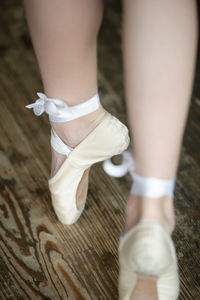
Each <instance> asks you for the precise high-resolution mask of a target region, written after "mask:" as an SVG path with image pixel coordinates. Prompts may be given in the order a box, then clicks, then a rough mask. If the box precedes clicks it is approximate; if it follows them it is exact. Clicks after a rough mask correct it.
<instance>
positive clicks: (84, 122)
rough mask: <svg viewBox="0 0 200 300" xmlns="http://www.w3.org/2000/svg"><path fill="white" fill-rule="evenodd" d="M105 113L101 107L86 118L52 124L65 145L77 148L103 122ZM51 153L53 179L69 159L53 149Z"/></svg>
mask: <svg viewBox="0 0 200 300" xmlns="http://www.w3.org/2000/svg"><path fill="white" fill-rule="evenodd" d="M105 113H106V111H105V109H104V108H103V107H102V106H100V107H99V108H98V109H97V110H96V111H94V112H92V113H90V114H88V115H86V116H83V117H80V118H78V119H75V120H72V121H69V122H64V123H54V122H52V123H51V126H52V128H53V129H54V130H55V132H56V133H57V134H58V136H59V137H60V138H61V139H62V140H63V142H64V143H65V144H67V145H68V146H69V147H71V148H75V147H76V146H77V145H78V144H79V143H80V142H81V141H82V140H84V139H85V138H86V137H87V136H88V134H89V133H90V132H91V131H92V130H93V129H94V128H95V127H96V126H97V125H98V124H99V123H100V122H101V121H102V119H103V118H104V116H105ZM51 152H52V161H51V177H53V176H55V174H56V173H57V172H58V170H59V169H60V167H61V166H62V164H63V162H64V161H65V160H66V159H67V157H66V156H65V155H62V154H60V153H57V152H56V151H55V150H54V149H53V148H51Z"/></svg>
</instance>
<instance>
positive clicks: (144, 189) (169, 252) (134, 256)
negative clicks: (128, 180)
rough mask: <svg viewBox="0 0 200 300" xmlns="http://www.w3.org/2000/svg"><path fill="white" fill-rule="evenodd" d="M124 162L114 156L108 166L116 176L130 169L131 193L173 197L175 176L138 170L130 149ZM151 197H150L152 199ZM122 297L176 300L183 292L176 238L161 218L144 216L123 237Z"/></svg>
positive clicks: (120, 254)
mask: <svg viewBox="0 0 200 300" xmlns="http://www.w3.org/2000/svg"><path fill="white" fill-rule="evenodd" d="M122 156H123V159H122V164H121V165H118V166H113V165H112V162H111V160H110V159H108V160H106V161H105V162H104V170H105V171H106V172H107V173H108V174H110V175H112V176H115V177H119V176H120V175H124V174H125V173H126V172H127V171H128V172H129V173H130V175H131V177H132V180H133V184H132V187H131V194H134V195H140V196H143V197H149V198H159V197H162V196H164V195H168V196H170V197H173V193H174V186H175V177H174V178H171V179H160V178H156V177H144V176H140V175H138V174H137V173H136V172H135V164H134V160H133V156H131V155H130V151H129V150H128V151H125V152H124V153H122ZM149 201H150V200H149ZM118 256H119V266H120V272H119V282H118V289H119V299H120V300H176V299H178V295H179V272H178V264H177V257H176V250H175V247H174V243H173V240H172V238H171V236H170V234H169V232H168V231H167V229H166V227H165V225H164V224H162V223H161V221H158V220H156V219H152V218H149V219H147V218H142V219H140V221H139V222H138V223H137V224H136V225H134V226H133V227H132V228H131V229H129V230H128V231H125V229H123V230H122V231H121V233H120V237H119V247H118Z"/></svg>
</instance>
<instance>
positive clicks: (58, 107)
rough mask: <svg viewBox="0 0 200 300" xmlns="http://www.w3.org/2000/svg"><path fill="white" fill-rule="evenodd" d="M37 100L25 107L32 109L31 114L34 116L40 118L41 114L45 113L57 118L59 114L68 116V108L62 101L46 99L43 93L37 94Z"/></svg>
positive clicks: (69, 112)
mask: <svg viewBox="0 0 200 300" xmlns="http://www.w3.org/2000/svg"><path fill="white" fill-rule="evenodd" d="M37 95H38V97H39V98H38V99H37V100H36V101H35V102H34V103H31V104H29V105H26V107H27V108H29V109H31V108H33V112H34V114H35V115H36V116H40V115H42V114H43V112H46V113H47V114H49V115H53V116H56V117H59V116H60V115H61V114H63V113H64V114H65V116H70V115H71V111H70V108H69V106H68V105H67V104H66V103H65V102H64V101H62V100H59V99H54V98H47V96H46V95H45V94H43V93H37Z"/></svg>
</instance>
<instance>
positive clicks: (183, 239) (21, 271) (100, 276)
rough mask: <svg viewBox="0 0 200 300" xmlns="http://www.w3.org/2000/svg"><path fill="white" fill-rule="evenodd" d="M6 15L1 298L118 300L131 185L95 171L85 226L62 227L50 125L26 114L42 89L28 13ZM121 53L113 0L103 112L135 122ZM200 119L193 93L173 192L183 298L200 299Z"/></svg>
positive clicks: (0, 118) (102, 43) (18, 9)
mask: <svg viewBox="0 0 200 300" xmlns="http://www.w3.org/2000/svg"><path fill="white" fill-rule="evenodd" d="M0 9H1V10H0V57H1V58H0V102H1V110H0V299H92V300H93V299H107V300H109V299H110V300H114V299H117V298H118V293H117V279H118V260H117V247H118V236H119V233H120V230H121V228H122V227H123V222H124V217H123V209H124V204H125V202H126V198H127V195H128V191H129V187H130V178H129V176H128V175H127V176H126V177H125V178H123V179H114V178H110V177H108V176H107V175H106V174H105V173H104V171H103V170H102V165H101V163H100V164H97V165H95V166H94V167H93V168H92V170H91V176H90V185H89V194H88V199H87V205H86V209H85V211H84V213H83V215H82V216H81V218H80V220H79V221H78V223H77V224H76V225H72V226H69V227H67V226H63V225H62V224H61V223H59V222H58V220H57V219H56V216H55V214H54V211H53V209H52V205H51V200H50V194H49V191H48V187H47V179H48V177H49V171H50V147H49V124H48V119H47V117H46V116H45V115H43V116H42V117H40V118H36V117H35V116H34V115H33V114H32V113H31V112H30V111H27V110H26V109H25V108H24V106H25V105H26V104H28V103H31V102H32V101H33V100H35V99H36V91H42V84H41V79H40V75H39V71H38V67H37V64H36V60H35V57H34V54H33V50H32V46H31V42H30V39H29V35H28V31H27V27H26V23H25V19H24V12H23V8H22V6H21V5H20V1H17V0H7V1H1V3H0ZM120 55H121V52H120V9H119V7H118V5H114V6H113V7H112V1H111V2H108V5H107V6H106V9H105V19H104V22H103V26H102V28H101V32H100V36H99V91H100V94H101V99H102V102H103V105H104V106H105V108H106V109H107V110H108V111H110V112H112V113H113V114H114V115H115V116H117V117H119V118H120V119H121V120H122V121H123V122H125V123H127V121H126V115H125V104H124V95H123V86H122V66H121V58H120ZM198 72H199V70H197V73H198ZM198 74H199V73H198ZM198 84H200V82H199V83H197V82H195V86H196V87H198ZM196 90H198V89H196ZM199 117H200V100H199V98H198V95H196V94H195V91H194V97H193V100H192V104H191V107H190V115H189V120H188V124H187V130H186V133H185V137H184V144H183V148H182V153H181V161H180V167H179V172H178V179H177V185H176V190H175V206H176V216H177V219H176V220H177V226H176V230H175V231H174V234H173V237H174V240H175V243H176V248H177V254H178V259H179V269H180V279H181V293H180V298H179V299H180V300H198V299H200V288H199V287H200V268H199V267H200V256H199V253H200V240H199V231H200V201H199V200H200V199H199V198H200V184H199V183H200V166H199V165H198V162H200V151H199V150H200V141H199V137H200V124H199Z"/></svg>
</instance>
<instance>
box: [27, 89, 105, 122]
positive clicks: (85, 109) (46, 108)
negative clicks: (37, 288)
mask: <svg viewBox="0 0 200 300" xmlns="http://www.w3.org/2000/svg"><path fill="white" fill-rule="evenodd" d="M37 95H38V97H39V98H38V99H37V100H36V101H35V102H34V103H32V104H29V105H26V106H25V107H26V108H29V109H31V108H33V112H34V114H35V115H36V116H40V115H42V114H43V112H46V113H47V114H48V115H49V119H50V121H52V122H67V121H71V120H73V119H76V118H79V117H81V116H84V115H87V114H89V113H91V112H93V111H95V110H96V109H98V108H99V106H100V99H99V95H98V94H96V95H95V96H94V97H92V98H91V99H89V100H87V101H85V102H83V103H81V104H78V105H75V106H68V105H67V103H66V102H64V101H63V100H60V99H54V98H48V97H47V96H46V95H45V94H43V93H37Z"/></svg>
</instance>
